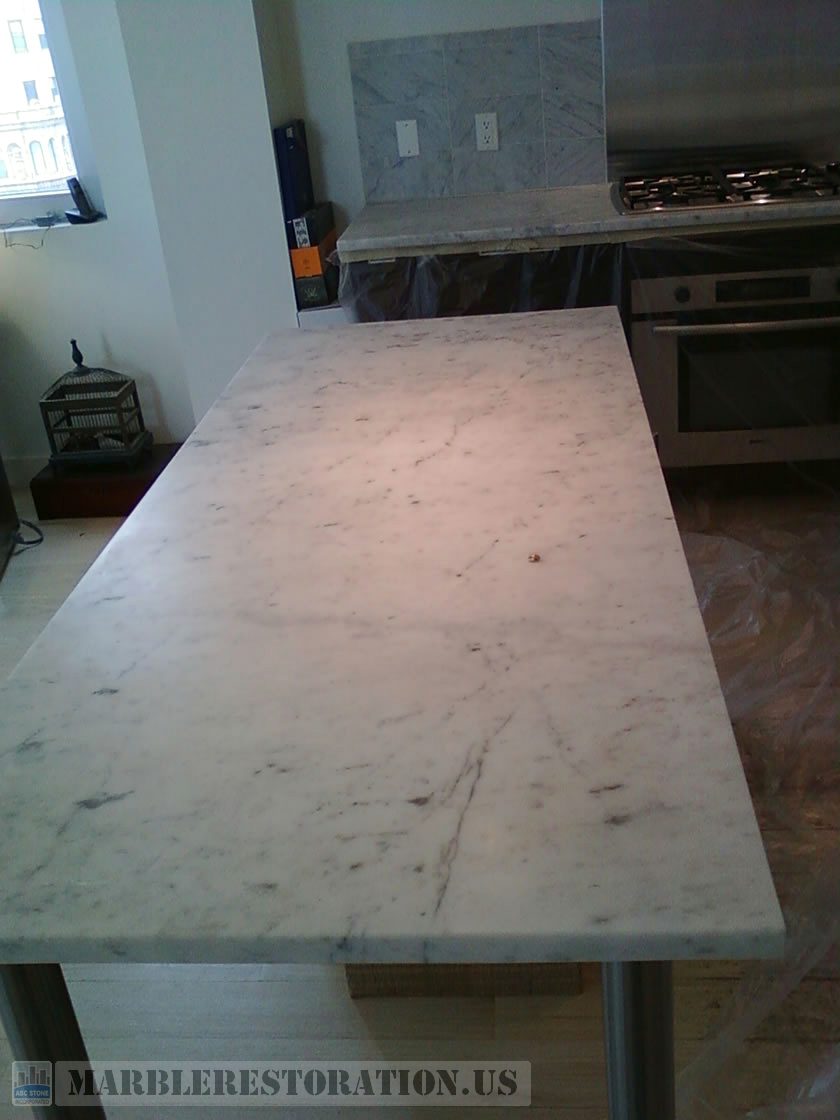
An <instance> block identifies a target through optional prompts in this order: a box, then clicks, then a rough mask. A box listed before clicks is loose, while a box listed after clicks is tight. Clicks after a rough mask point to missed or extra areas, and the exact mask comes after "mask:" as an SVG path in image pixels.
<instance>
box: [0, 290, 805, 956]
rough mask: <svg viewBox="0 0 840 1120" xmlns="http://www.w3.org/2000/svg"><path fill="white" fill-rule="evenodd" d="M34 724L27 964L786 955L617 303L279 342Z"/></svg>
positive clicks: (163, 482)
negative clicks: (535, 557) (532, 556)
mask: <svg viewBox="0 0 840 1120" xmlns="http://www.w3.org/2000/svg"><path fill="white" fill-rule="evenodd" d="M533 553H538V554H539V556H540V560H539V562H530V561H529V555H530V554H533ZM0 713H2V714H0V806H1V807H2V818H3V840H2V859H0V960H4V961H7V962H9V961H11V962H14V961H37V960H58V961H62V962H72V961H108V960H132V961H205V962H215V961H290V962H305V961H366V960H367V961H388V960H394V961H399V960H405V961H410V960H414V961H520V960H522V961H541V960H561V959H573V960H580V959H584V960H586V959H591V960H597V959H646V958H680V957H691V958H699V957H716V956H723V957H758V956H765V955H774V954H777V953H778V952H780V950H781V947H782V943H783V937H784V926H783V920H782V917H781V913H780V910H779V907H778V903H777V900H776V895H775V892H774V889H773V884H772V881H771V878H770V873H769V870H768V866H767V861H766V858H765V853H764V849H763V847H762V842H761V837H760V834H759V830H758V827H757V825H756V821H755V817H754V814H753V809H752V805H751V801H750V797H749V793H748V790H747V785H746V782H745V779H744V774H743V771H742V768H741V764H740V761H739V758H738V752H737V749H736V746H735V742H734V739H733V735H732V730H731V726H730V723H729V720H728V718H727V713H726V709H725V706H724V702H723V699H722V696H721V692H720V688H719V685H718V680H717V677H716V674H715V669H714V665H713V662H712V658H711V654H710V651H709V647H708V644H707V640H706V635H705V631H704V629H703V623H702V620H701V617H700V613H699V610H698V608H697V604H696V601H695V597H694V591H693V588H692V583H691V579H690V576H689V572H688V569H687V567H686V563H685V559H684V556H683V553H682V549H681V545H680V539H679V535H678V532H677V529H676V526H675V524H674V519H673V516H672V513H671V508H670V505H669V502H668V497H667V493H666V490H665V485H664V482H663V479H662V476H661V473H660V470H659V466H658V463H657V459H656V455H655V452H654V448H653V444H652V441H651V437H650V433H649V430H648V427H647V423H646V420H645V415H644V411H643V406H642V403H641V399H640V397H639V392H638V388H637V385H636V379H635V376H634V373H633V369H632V366H631V363H630V358H629V355H628V352H627V348H626V344H625V341H624V336H623V333H622V330H621V326H620V323H619V319H618V315H617V313H616V311H615V309H613V308H596V309H591V310H580V311H561V312H545V313H541V314H528V315H505V316H496V317H487V318H465V319H452V320H434V321H426V322H409V323H389V324H376V325H367V326H351V327H346V328H338V329H335V330H326V331H320V332H301V331H290V332H285V333H281V334H278V335H276V336H272V337H269V338H268V339H267V340H266V341H265V342H264V343H263V344H262V345H261V346H260V347H259V348H258V350H257V351H256V352H255V354H254V355H253V356H252V358H251V359H250V360H249V362H248V363H247V364H246V366H245V368H244V369H243V370H242V371H241V372H240V373H239V375H238V376H237V377H236V378H235V380H234V381H233V382H232V384H231V386H230V387H229V388H228V390H227V391H226V392H225V393H224V394H223V396H222V397H221V398H220V400H219V402H218V403H217V404H216V405H215V406H214V408H213V409H212V410H211V411H210V412H209V413H208V415H207V416H206V417H205V418H204V420H203V421H202V422H201V424H200V425H199V427H198V428H197V430H196V432H195V433H194V435H193V436H192V437H191V439H190V440H189V441H188V442H187V444H186V445H185V446H184V448H183V449H182V450H181V451H180V453H179V454H178V455H177V456H176V458H175V459H174V460H173V462H172V464H171V465H170V466H169V468H168V469H167V470H166V472H165V473H164V474H163V476H162V477H161V478H160V480H159V481H158V482H157V483H156V485H155V486H154V488H153V489H152V490H151V492H150V493H149V494H148V495H147V497H146V498H145V499H144V501H143V502H142V503H141V504H140V506H139V507H138V508H137V510H136V511H135V512H134V514H133V515H132V516H131V517H130V518H129V519H128V521H127V522H126V523H125V525H124V526H123V527H122V529H121V530H120V531H119V533H118V534H117V535H116V537H115V538H114V539H113V541H112V542H111V544H110V545H109V546H108V548H107V549H106V551H105V552H104V553H103V554H102V556H101V557H100V558H99V559H98V561H97V562H96V563H95V564H94V566H93V567H92V568H91V570H90V571H89V572H88V573H87V575H86V576H85V577H84V578H83V579H82V581H81V582H80V584H79V585H78V586H77V588H76V589H75V591H74V592H73V593H72V594H71V595H70V597H69V599H68V600H67V602H66V603H65V604H64V606H63V607H62V608H61V609H60V610H59V612H58V613H57V615H56V616H55V617H54V618H53V620H52V621H51V622H50V624H49V625H48V626H47V628H46V630H45V631H44V633H43V634H42V635H41V637H40V638H39V639H38V641H37V642H36V643H35V645H34V646H33V647H32V649H31V650H30V651H29V652H28V653H27V655H26V656H25V657H24V659H23V661H22V662H21V663H20V665H19V666H18V667H17V669H16V670H15V672H14V673H13V674H12V676H11V678H10V679H9V681H8V682H7V684H6V685H5V686H3V688H2V689H0Z"/></svg>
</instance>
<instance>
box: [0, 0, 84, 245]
mask: <svg viewBox="0 0 840 1120" xmlns="http://www.w3.org/2000/svg"><path fill="white" fill-rule="evenodd" d="M12 17H20V18H12ZM4 24H5V25H6V26H8V28H9V34H8V36H7V35H6V33H5V32H3V25H4ZM0 32H3V33H2V34H0V159H2V162H3V164H4V165H5V171H6V173H5V174H4V175H0V225H5V224H7V223H9V222H13V221H17V220H20V219H21V218H29V217H32V216H35V215H38V214H43V213H44V212H45V211H49V210H55V211H58V212H61V211H62V210H65V209H66V208H67V206H68V205H69V200H68V194H67V179H68V177H69V176H71V175H76V174H77V171H76V161H75V159H74V153H73V150H72V148H71V145H70V139H69V138H68V134H67V125H66V122H65V119H64V114H65V111H66V106H67V98H69V99H70V104H71V105H73V106H75V105H76V101H75V100H74V98H77V91H76V87H75V85H74V84H73V83H74V76H73V69H72V58H71V53H70V49H69V43H68V42H67V29H66V27H65V24H64V18H63V14H62V8H61V2H60V0H0ZM47 35H50V36H54V37H55V52H54V53H53V52H52V51H51V50H50V45H51V44H50V43H48V40H47V38H46V36H47ZM27 40H28V44H27ZM39 44H40V49H39ZM22 51H28V52H29V53H27V54H23V53H21V52H22ZM15 52H17V53H15ZM65 74H66V76H67V83H68V86H67V90H66V91H64V92H65V94H66V96H65V98H62V96H61V94H62V89H61V88H60V87H59V83H60V82H61V81H62V76H63V75H65ZM80 127H81V128H82V129H83V127H84V126H83V125H82V126H80ZM39 196H40V197H39Z"/></svg>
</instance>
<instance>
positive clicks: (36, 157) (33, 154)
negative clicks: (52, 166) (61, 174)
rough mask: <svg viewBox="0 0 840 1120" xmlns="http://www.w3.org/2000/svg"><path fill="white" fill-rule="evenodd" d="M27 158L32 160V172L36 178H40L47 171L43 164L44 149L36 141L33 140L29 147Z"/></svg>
mask: <svg viewBox="0 0 840 1120" xmlns="http://www.w3.org/2000/svg"><path fill="white" fill-rule="evenodd" d="M29 158H30V159H31V160H32V170H33V171H34V172H35V175H36V176H37V177H38V178H41V177H42V176H43V174H44V172H45V171H46V170H47V165H46V163H44V149H43V148H42V147H41V145H40V143H39V142H38V141H37V140H33V141H32V143H31V144H30V145H29Z"/></svg>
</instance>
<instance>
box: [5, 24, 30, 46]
mask: <svg viewBox="0 0 840 1120" xmlns="http://www.w3.org/2000/svg"><path fill="white" fill-rule="evenodd" d="M6 24H7V26H8V28H9V35H10V36H11V39H12V48H13V50H14V52H15V54H28V53H29V41H28V40H27V38H26V31H25V29H24V26H23V20H22V19H9V20H6ZM13 27H19V28H20V30H19V31H13V30H12V28H13ZM18 44H22V46H20V45H18Z"/></svg>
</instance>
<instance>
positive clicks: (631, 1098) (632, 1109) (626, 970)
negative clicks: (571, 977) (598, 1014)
mask: <svg viewBox="0 0 840 1120" xmlns="http://www.w3.org/2000/svg"><path fill="white" fill-rule="evenodd" d="M601 975H602V979H603V988H604V1046H605V1050H606V1056H607V1086H608V1090H609V1102H610V1120H674V1115H675V1102H674V996H673V986H672V980H671V965H670V962H668V963H666V962H661V961H630V962H622V961H617V962H608V963H605V964H604V965H602V969H601Z"/></svg>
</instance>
